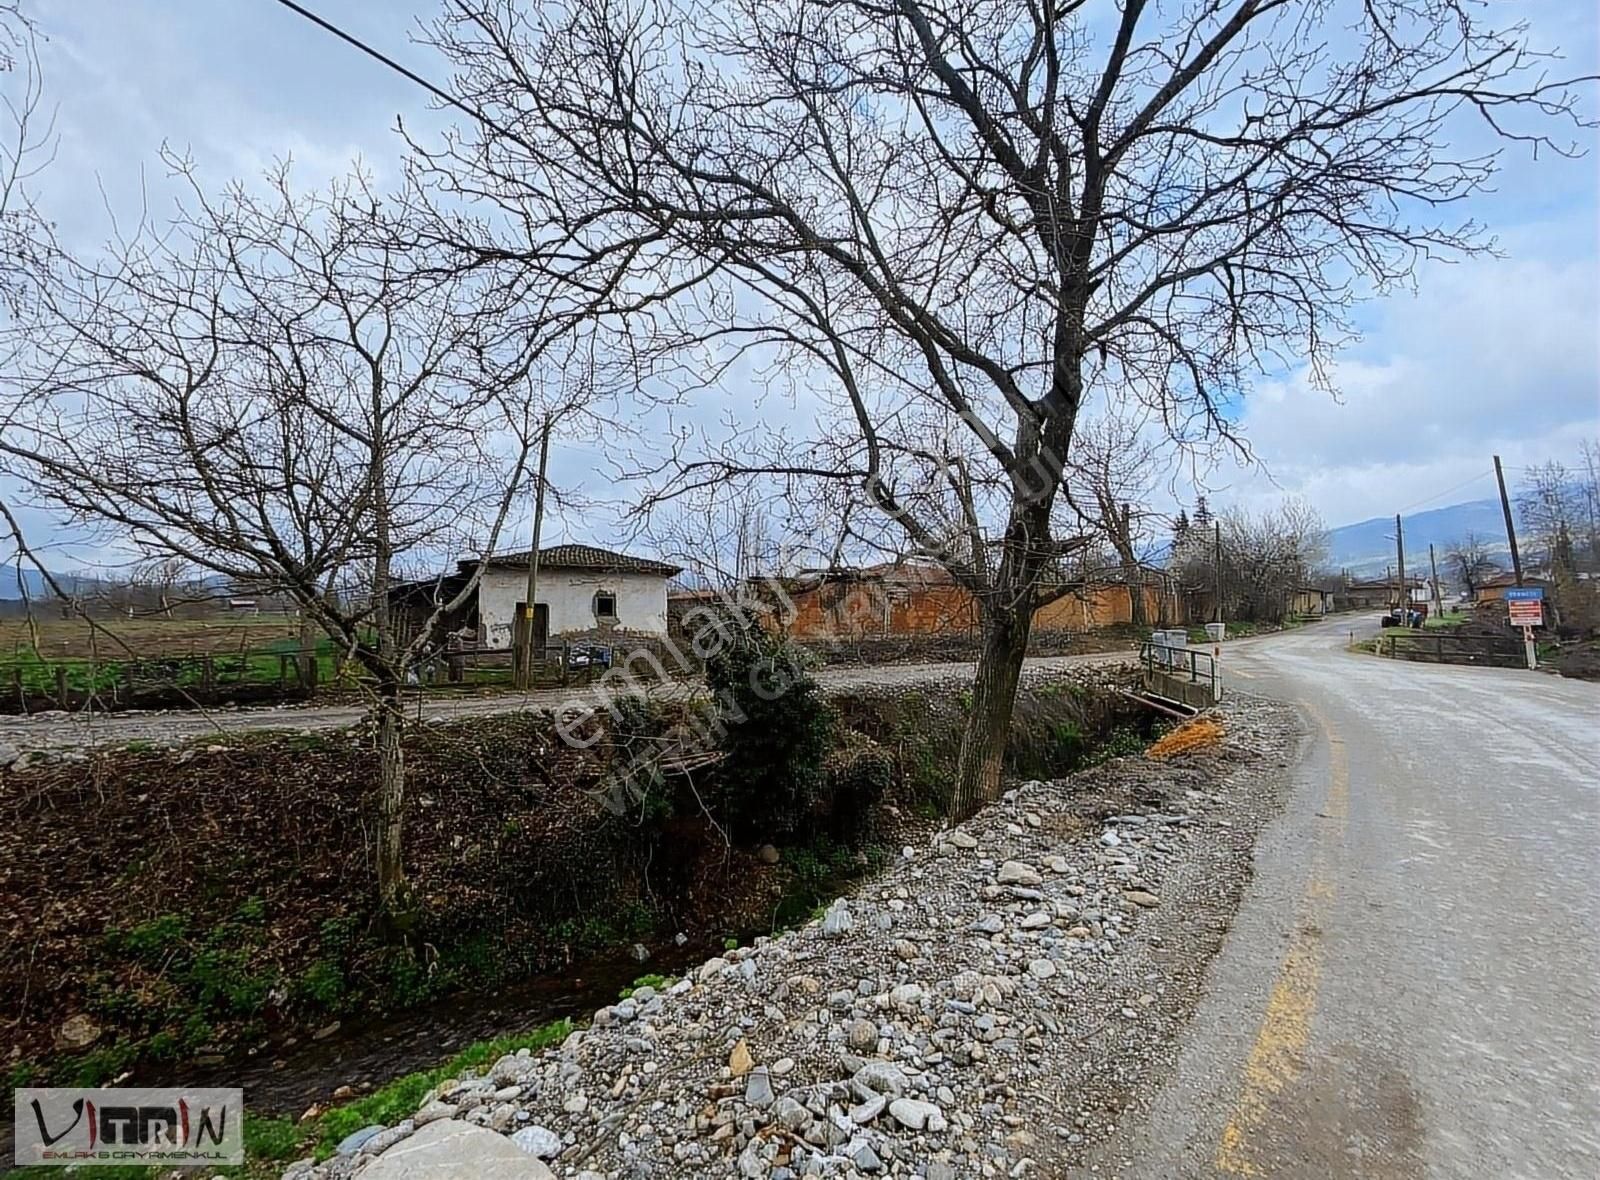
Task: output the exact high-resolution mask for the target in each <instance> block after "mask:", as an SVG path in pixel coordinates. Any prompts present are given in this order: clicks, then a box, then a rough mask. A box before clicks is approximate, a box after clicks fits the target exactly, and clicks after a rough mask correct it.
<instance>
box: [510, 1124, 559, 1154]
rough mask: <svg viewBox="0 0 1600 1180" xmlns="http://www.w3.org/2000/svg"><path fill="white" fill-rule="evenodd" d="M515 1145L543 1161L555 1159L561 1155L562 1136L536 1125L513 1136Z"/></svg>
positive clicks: (512, 1140)
mask: <svg viewBox="0 0 1600 1180" xmlns="http://www.w3.org/2000/svg"><path fill="white" fill-rule="evenodd" d="M511 1142H513V1143H515V1144H516V1145H517V1146H518V1147H520V1148H521V1149H522V1150H523V1151H525V1152H527V1153H528V1154H529V1155H532V1156H537V1157H538V1158H539V1159H542V1160H549V1159H555V1157H556V1156H558V1155H560V1154H561V1136H560V1135H557V1134H556V1133H555V1132H554V1131H552V1130H550V1129H549V1128H548V1127H541V1126H539V1125H538V1124H537V1123H535V1124H534V1125H533V1126H531V1127H523V1128H522V1130H520V1131H518V1132H517V1133H516V1134H515V1135H513V1136H511Z"/></svg>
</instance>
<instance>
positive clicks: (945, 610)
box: [785, 582, 1161, 639]
mask: <svg viewBox="0 0 1600 1180" xmlns="http://www.w3.org/2000/svg"><path fill="white" fill-rule="evenodd" d="M1143 593H1144V599H1145V617H1146V618H1147V619H1149V620H1152V621H1154V620H1155V619H1158V618H1160V617H1161V592H1160V591H1159V590H1157V589H1156V588H1154V587H1151V586H1146V587H1143ZM791 600H792V601H793V603H794V610H795V617H794V619H793V620H792V621H791V622H790V623H789V624H788V626H787V627H786V628H785V630H786V631H787V632H788V633H789V634H790V635H793V636H794V637H795V638H797V639H867V638H873V637H880V636H891V635H900V636H905V635H958V634H962V633H970V634H976V633H977V608H976V604H975V603H974V601H973V598H972V595H971V594H969V593H968V592H967V591H966V590H964V589H962V588H961V587H959V586H924V587H916V588H911V587H902V586H886V585H884V584H883V583H881V582H835V583H832V584H829V585H826V586H823V587H820V588H818V589H814V590H804V591H800V592H796V593H793V594H792V595H791ZM1130 605H1131V604H1130V601H1129V595H1128V589H1127V587H1125V586H1101V587H1097V588H1095V589H1093V590H1090V591H1088V592H1086V593H1085V594H1082V595H1076V594H1071V595H1068V596H1067V597H1065V598H1059V599H1057V600H1056V601H1055V602H1052V603H1050V604H1049V605H1048V606H1044V607H1041V608H1040V609H1039V611H1038V612H1037V613H1036V614H1035V615H1034V618H1033V625H1034V627H1035V629H1036V630H1041V631H1089V630H1093V629H1095V628H1098V627H1110V626H1114V625H1116V624H1119V623H1121V624H1126V623H1130V622H1132V620H1133V613H1132V610H1131V609H1130Z"/></svg>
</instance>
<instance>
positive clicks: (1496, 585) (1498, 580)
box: [1473, 573, 1553, 603]
mask: <svg viewBox="0 0 1600 1180" xmlns="http://www.w3.org/2000/svg"><path fill="white" fill-rule="evenodd" d="M1515 585H1517V576H1516V575H1515V574H1511V573H1505V574H1495V575H1494V576H1493V577H1491V578H1486V579H1484V580H1483V581H1482V582H1479V583H1478V584H1477V586H1476V587H1474V588H1473V602H1474V603H1483V602H1504V601H1505V597H1506V591H1507V590H1509V589H1511V588H1512V587H1513V586H1515ZM1522 585H1524V586H1537V587H1540V588H1541V589H1543V590H1544V592H1545V596H1546V597H1547V598H1548V597H1550V596H1551V590H1552V587H1553V583H1552V582H1551V581H1550V580H1549V579H1548V578H1536V577H1533V576H1532V575H1525V576H1524V577H1523V579H1522Z"/></svg>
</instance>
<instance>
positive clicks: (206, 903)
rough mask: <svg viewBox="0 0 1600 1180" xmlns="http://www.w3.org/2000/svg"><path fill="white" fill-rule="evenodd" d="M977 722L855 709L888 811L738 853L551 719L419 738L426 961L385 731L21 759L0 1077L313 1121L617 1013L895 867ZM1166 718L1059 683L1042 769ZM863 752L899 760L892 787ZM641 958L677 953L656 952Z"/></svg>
mask: <svg viewBox="0 0 1600 1180" xmlns="http://www.w3.org/2000/svg"><path fill="white" fill-rule="evenodd" d="M1077 675H1078V677H1092V678H1093V679H1094V680H1095V681H1098V680H1101V679H1103V677H1104V676H1105V674H1104V673H1101V672H1098V671H1092V670H1086V671H1084V672H1080V673H1078V674H1077ZM963 709H964V706H963V703H962V699H961V693H960V691H959V689H947V688H944V687H938V686H935V687H929V686H926V685H917V686H906V687H897V688H894V689H886V690H868V691H858V692H854V693H851V694H848V695H842V694H836V695H835V696H834V697H833V698H832V716H833V718H834V723H835V724H836V726H837V729H836V732H835V736H834V738H833V743H834V748H835V754H834V755H830V757H829V765H828V767H827V768H826V770H825V772H824V777H825V778H828V781H829V782H833V781H834V778H837V783H836V784H835V785H833V786H831V787H829V788H828V789H829V790H830V791H833V792H834V793H835V794H837V793H838V792H839V791H841V790H844V789H845V786H848V789H849V790H852V791H857V790H868V789H869V788H870V790H869V791H868V794H867V795H865V796H863V798H869V799H870V800H871V807H870V808H864V807H861V806H858V805H856V804H852V807H854V810H851V809H850V808H845V809H844V810H842V811H841V810H838V805H839V800H838V799H836V798H834V797H833V796H829V797H828V798H825V799H823V801H822V802H821V803H819V804H818V806H819V807H820V808H821V809H822V810H820V811H819V812H818V813H817V822H816V823H815V824H810V825H808V827H807V829H806V830H805V831H803V832H797V833H795V834H793V835H791V836H789V837H787V838H778V839H775V840H774V843H776V844H778V845H779V848H778V850H777V855H776V857H775V858H774V857H773V856H772V855H771V851H770V850H764V849H763V847H762V845H763V843H764V842H763V841H762V840H761V839H760V838H759V834H756V835H752V834H750V833H749V832H746V833H745V834H744V835H743V836H735V838H734V839H733V840H731V841H730V839H729V838H728V832H729V827H728V826H727V825H725V824H720V823H718V822H717V821H716V819H715V817H713V816H711V815H709V814H706V813H703V812H701V811H698V810H694V809H689V808H684V807H682V806H681V805H680V806H676V807H668V808H664V809H660V810H657V811H654V812H652V813H651V814H648V815H646V814H644V813H642V812H638V813H635V812H629V813H624V814H621V815H618V814H615V813H613V812H612V811H610V810H608V809H607V808H606V807H605V806H603V805H602V803H601V802H600V801H599V798H598V793H597V792H596V791H595V788H596V787H597V785H598V784H599V783H600V782H601V780H602V778H603V777H604V776H605V775H606V773H607V771H608V769H609V766H610V760H611V759H612V758H613V756H614V755H615V753H616V751H615V748H614V747H613V746H612V745H609V744H606V743H602V744H600V745H599V746H597V747H593V748H591V749H590V750H587V751H580V750H574V749H572V748H571V747H569V746H567V745H565V744H564V743H562V742H561V741H560V740H559V739H558V738H556V736H555V735H554V733H553V732H552V728H551V723H550V721H549V719H548V718H547V717H540V716H535V715H510V716H501V717H492V718H480V719H475V720H472V721H467V722H462V723H459V724H452V725H429V726H423V727H419V728H418V729H417V731H416V732H415V733H414V734H412V736H411V738H410V740H409V745H408V750H407V759H408V766H409V771H410V774H411V776H412V777H411V786H412V789H411V796H410V799H409V802H408V814H407V820H406V822H407V848H406V856H407V871H408V875H409V877H410V880H411V882H412V884H413V886H414V887H415V889H416V894H417V898H418V911H417V914H416V916H415V920H414V925H413V926H412V927H411V929H410V930H409V931H408V932H407V937H406V938H405V940H404V941H403V942H402V943H400V944H398V945H397V944H396V943H395V942H394V941H392V940H390V939H386V938H384V937H382V936H381V935H380V934H379V932H378V931H377V929H376V927H375V923H374V921H373V912H372V906H371V885H370V881H371V877H370V873H371V850H372V839H373V832H372V830H371V825H370V822H369V820H368V817H369V816H370V814H371V798H370V791H371V786H372V784H371V774H370V752H369V751H368V750H367V748H366V745H367V742H368V738H367V736H366V735H365V734H364V733H362V732H361V731H359V730H349V731H327V732H321V733H314V734H272V735H252V736H248V737H238V738H234V739H231V740H228V741H227V742H222V741H216V742H211V743H208V744H206V745H196V746H191V747H188V748H185V749H180V750H168V749H122V750H100V751H95V752H93V753H91V754H88V755H85V757H84V760H83V761H81V762H62V763H53V764H48V765H44V766H38V767H33V768H31V769H28V770H26V771H23V772H20V773H19V772H16V771H10V772H6V771H0V913H4V914H5V915H6V918H5V922H6V926H7V929H6V931H5V939H4V949H3V950H0V996H3V997H4V998H3V999H0V1062H3V1063H4V1065H5V1067H6V1069H7V1070H8V1073H9V1081H10V1084H11V1085H18V1084H40V1083H43V1082H46V1081H49V1082H54V1083H58V1084H74V1083H82V1084H87V1083H89V1082H99V1081H104V1080H107V1079H110V1078H114V1077H117V1076H120V1075H122V1074H124V1073H126V1072H128V1071H130V1070H137V1076H139V1077H141V1078H145V1077H148V1078H160V1077H167V1076H178V1075H179V1074H180V1073H181V1075H182V1076H183V1077H184V1078H186V1079H192V1078H194V1077H195V1076H196V1072H195V1071H196V1069H199V1070H201V1071H212V1070H214V1071H215V1074H216V1076H217V1077H219V1078H221V1077H234V1078H237V1077H239V1076H240V1071H241V1070H243V1071H244V1072H245V1073H246V1074H247V1075H248V1079H249V1080H247V1081H246V1084H247V1085H251V1088H252V1090H253V1091H256V1090H259V1091H260V1093H261V1094H262V1095H265V1096H276V1097H268V1098H265V1099H263V1100H264V1101H265V1103H266V1106H265V1108H266V1109H270V1110H273V1111H278V1110H282V1111H285V1112H288V1111H291V1110H294V1109H295V1108H296V1107H297V1106H299V1107H301V1108H303V1104H302V1102H301V1100H302V1099H303V1098H307V1097H308V1096H309V1097H312V1098H314V1097H316V1096H317V1095H321V1094H325V1092H326V1091H329V1090H331V1089H332V1088H335V1087H337V1086H339V1085H344V1084H349V1083H352V1082H356V1081H359V1080H361V1078H362V1077H365V1076H373V1077H377V1076H387V1075H390V1074H393V1073H395V1072H405V1071H406V1070H407V1069H408V1068H411V1067H413V1066H415V1065H420V1064H428V1063H432V1062H434V1061H437V1060H438V1059H439V1058H440V1057H441V1056H443V1055H445V1054H446V1053H447V1051H448V1043H449V1042H454V1041H460V1042H465V1041H471V1040H475V1039H481V1038H482V1037H484V1036H486V1035H489V1034H493V1033H500V1032H505V1031H507V1030H508V1029H516V1028H522V1027H526V1026H528V1025H530V1024H535V1023H540V1022H542V1021H543V1020H545V1019H548V1018H550V1017H552V1016H559V1015H565V1014H567V1013H569V1012H571V1011H573V1010H574V1008H576V1009H578V1010H586V1009H590V1008H592V1007H593V1006H594V1005H595V1004H596V1003H597V1002H600V1001H602V1000H604V999H606V998H608V997H610V996H613V995H614V994H615V991H616V989H617V988H619V987H621V986H623V985H625V984H627V983H628V982H630V981H631V980H632V979H633V978H634V977H636V976H638V975H641V974H644V973H647V972H665V971H666V970H668V969H670V968H672V967H675V966H677V965H679V964H681V963H683V962H687V961H691V960H697V959H699V958H703V957H704V954H705V952H706V951H707V950H715V949H717V948H719V947H721V946H722V945H723V943H724V940H725V939H727V938H728V937H730V936H737V937H746V936H748V935H750V934H753V933H761V932H767V931H770V930H772V929H774V928H776V927H781V926H784V925H787V924H789V923H792V922H794V921H799V920H803V919H804V918H805V917H806V915H807V913H808V912H809V910H810V908H811V907H812V905H813V904H814V903H815V900H816V899H817V898H818V897H819V896H821V894H822V893H823V892H825V891H827V890H829V889H832V888H834V886H835V884H836V883H837V882H838V881H840V880H842V879H844V878H846V877H848V876H850V875H851V874H856V873H860V872H861V871H863V870H865V869H868V868H870V867H871V866H873V865H874V864H876V863H879V859H880V858H881V856H882V852H881V849H882V848H884V847H892V846H897V841H898V839H899V837H900V836H901V835H902V834H904V833H906V832H909V831H911V830H913V829H915V828H916V827H918V826H920V825H922V824H924V823H926V822H927V819H928V818H929V817H931V816H932V815H933V814H934V813H935V812H936V810H937V807H936V796H937V793H938V791H939V790H940V789H942V785H943V784H944V783H945V782H946V781H947V779H948V769H949V766H950V765H951V764H953V758H954V750H955V746H954V744H953V742H952V739H951V735H952V733H954V732H955V731H957V730H958V728H959V724H960V721H961V719H962V716H963ZM1139 724H1140V721H1139V719H1138V718H1136V717H1131V716H1129V715H1128V706H1127V705H1126V703H1125V702H1121V703H1119V699H1118V698H1116V697H1115V696H1114V695H1113V694H1111V693H1108V692H1105V691H1103V689H1102V688H1101V687H1097V686H1096V685H1095V684H1093V683H1086V682H1085V681H1084V680H1082V679H1071V680H1063V679H1056V680H1051V681H1047V682H1044V683H1036V684H1035V685H1033V687H1032V688H1031V689H1030V691H1029V692H1028V694H1027V695H1026V697H1025V700H1024V708H1023V709H1022V710H1021V711H1020V712H1019V723H1018V731H1017V734H1016V738H1015V741H1014V743H1013V744H1014V749H1015V752H1016V756H1017V758H1018V760H1019V761H1018V763H1017V765H1016V766H1014V768H1013V769H1020V770H1021V771H1022V772H1024V773H1029V774H1036V773H1040V772H1041V769H1040V768H1041V767H1050V766H1054V767H1055V768H1056V769H1057V770H1065V769H1070V767H1071V766H1072V765H1074V764H1078V763H1081V762H1082V761H1084V760H1087V759H1090V758H1093V757H1095V756H1097V751H1098V750H1100V749H1102V748H1103V747H1104V746H1105V742H1106V740H1107V739H1112V740H1113V741H1114V742H1121V743H1128V742H1134V743H1137V742H1139V741H1140V740H1141V735H1140V733H1139V730H1138V725H1139ZM863 751H866V754H865V755H864V754H863V753H862V752H863ZM862 765H866V766H867V768H868V769H869V770H873V768H876V767H878V766H880V765H886V766H887V767H888V771H887V774H888V780H887V782H886V783H879V782H878V781H877V774H876V771H875V770H874V773H872V774H862V773H859V772H860V769H861V766H862ZM828 776H833V777H828ZM858 780H860V781H858ZM863 782H864V783H865V784H866V786H865V787H863V786H862V785H861V784H862V783H863ZM839 784H844V785H845V786H841V785H839ZM688 786H689V787H691V788H693V787H694V786H695V784H694V783H693V782H692V781H691V782H690V783H689V784H688ZM702 787H703V784H702ZM880 788H881V794H878V793H875V792H878V791H879V790H880ZM845 820H848V822H844V821H845ZM764 851H766V852H767V855H766V856H763V852H764ZM773 859H775V860H776V863H772V860H773ZM680 933H681V934H683V935H685V936H686V939H687V943H686V945H685V947H682V948H680V947H678V946H677V945H675V938H676V936H677V935H678V934H680ZM635 943H643V944H645V945H646V946H647V948H648V949H649V951H650V953H651V958H650V960H649V961H647V962H644V963H642V964H641V963H638V962H636V961H635V960H633V959H632V958H631V957H630V955H629V954H628V949H629V948H630V947H631V946H632V945H633V944H635ZM513 997H514V998H513ZM407 1013H409V1014H410V1015H405V1014H407ZM335 1024H337V1025H338V1028H337V1030H336V1031H328V1030H330V1029H332V1028H333V1026H334V1025H335ZM319 1031H320V1032H325V1033H326V1035H325V1036H324V1037H323V1038H322V1039H320V1040H312V1039H311V1037H312V1035H313V1034H314V1033H317V1032H319ZM278 1062H282V1064H281V1065H279V1064H276V1063H278ZM253 1104H254V1100H253Z"/></svg>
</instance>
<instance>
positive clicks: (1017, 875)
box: [995, 860, 1043, 885]
mask: <svg viewBox="0 0 1600 1180" xmlns="http://www.w3.org/2000/svg"><path fill="white" fill-rule="evenodd" d="M995 880H996V881H998V882H999V883H1000V884H1002V885H1037V884H1039V883H1040V882H1041V881H1042V880H1043V878H1042V877H1040V876H1039V874H1038V873H1036V872H1034V871H1033V869H1032V868H1030V867H1029V866H1027V865H1025V864H1023V863H1022V862H1021V861H1019V860H1008V861H1006V862H1005V864H1003V865H1001V866H1000V872H999V874H998V875H997V876H996V877H995Z"/></svg>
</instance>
